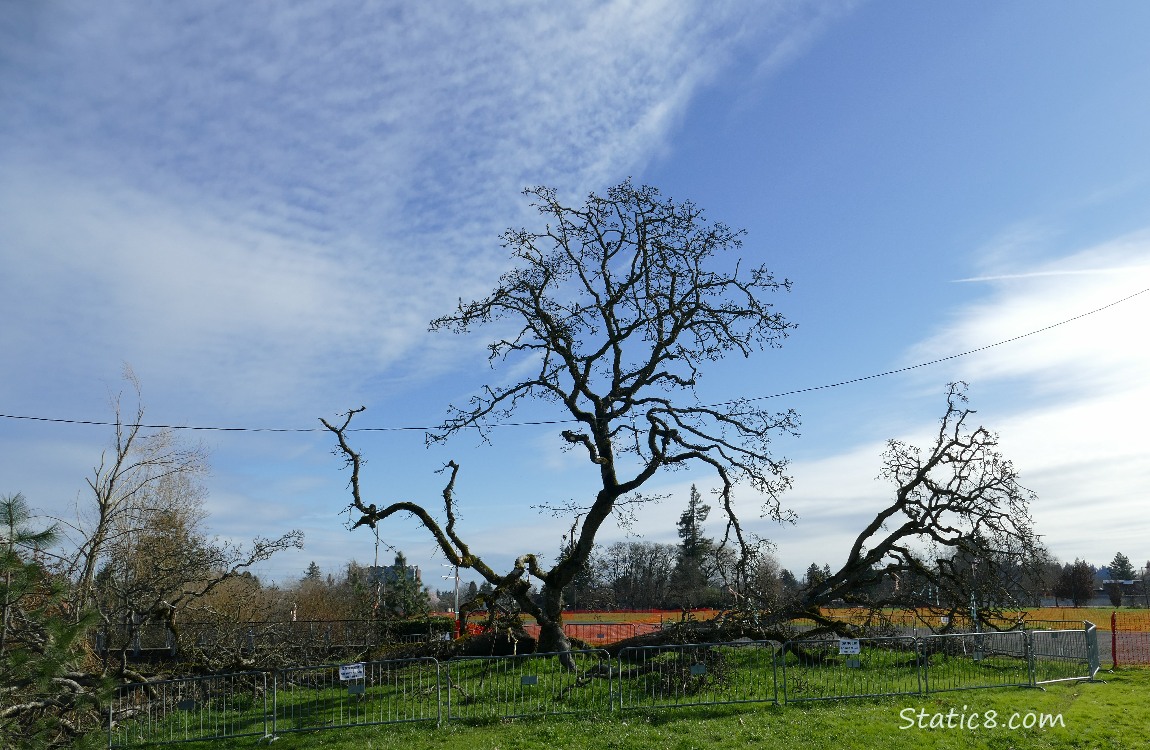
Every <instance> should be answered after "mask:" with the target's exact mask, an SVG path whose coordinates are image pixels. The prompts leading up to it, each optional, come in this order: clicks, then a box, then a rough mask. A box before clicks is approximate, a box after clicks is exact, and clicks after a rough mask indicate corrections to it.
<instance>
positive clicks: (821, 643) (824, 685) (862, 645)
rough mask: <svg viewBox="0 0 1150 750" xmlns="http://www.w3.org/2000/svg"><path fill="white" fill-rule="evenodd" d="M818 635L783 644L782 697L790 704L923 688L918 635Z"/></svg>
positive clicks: (899, 693) (909, 692) (913, 690)
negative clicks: (850, 638)
mask: <svg viewBox="0 0 1150 750" xmlns="http://www.w3.org/2000/svg"><path fill="white" fill-rule="evenodd" d="M843 640H844V639H838V638H814V639H799V640H794V641H788V642H787V643H785V644H784V645H783V652H782V659H781V661H782V665H783V668H782V672H783V698H784V700H785V701H786V702H787V703H791V702H795V701H809V700H831V699H835V698H863V697H871V696H879V695H916V694H919V693H921V692H922V681H921V680H922V676H921V670H920V668H919V664H920V658H921V657H920V655H919V651H918V640H917V639H915V638H912V637H909V636H898V637H889V638H860V639H857V643H858V653H857V654H854V653H843V652H844V651H845V652H849V651H853V650H854V649H853V648H852V647H851V644H850V642H849V641H848V644H847V646H846V647H844V644H843Z"/></svg>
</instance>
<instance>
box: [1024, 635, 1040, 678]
mask: <svg viewBox="0 0 1150 750" xmlns="http://www.w3.org/2000/svg"><path fill="white" fill-rule="evenodd" d="M1022 632H1023V633H1024V634H1025V635H1026V638H1025V639H1023V643H1025V644H1026V668H1027V671H1028V672H1030V686H1031V687H1038V665H1037V664H1036V661H1037V660H1036V659H1035V656H1034V631H1033V630H1023V631H1022Z"/></svg>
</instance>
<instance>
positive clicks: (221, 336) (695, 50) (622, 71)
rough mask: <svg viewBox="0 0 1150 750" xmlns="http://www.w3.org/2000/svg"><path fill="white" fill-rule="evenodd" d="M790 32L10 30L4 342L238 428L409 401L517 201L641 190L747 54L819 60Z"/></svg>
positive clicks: (300, 15)
mask: <svg viewBox="0 0 1150 750" xmlns="http://www.w3.org/2000/svg"><path fill="white" fill-rule="evenodd" d="M792 7H795V6H794V4H789V3H779V4H777V5H776V6H772V7H771V8H768V9H766V10H763V11H756V12H752V11H751V9H748V8H745V7H741V6H740V5H739V4H730V5H727V4H720V5H714V4H703V3H697V4H684V3H669V2H659V1H657V0H648V1H645V2H605V3H603V2H587V3H572V4H563V5H561V6H546V7H544V6H536V5H534V4H529V3H506V4H496V5H488V4H476V5H456V6H453V7H452V8H451V10H450V12H448V11H447V10H446V9H444V8H442V7H436V6H430V5H426V4H410V3H395V4H389V5H376V6H371V7H367V8H357V9H350V8H348V7H347V6H343V5H340V4H333V3H329V2H322V1H319V0H316V1H313V2H304V3H296V4H293V5H292V6H291V7H286V6H284V7H279V6H277V7H275V8H255V7H252V6H248V5H244V4H235V3H223V2H217V3H209V4H196V5H181V4H165V5H155V6H149V7H146V8H141V7H139V6H138V5H136V4H130V3H115V2H114V3H111V4H110V5H107V6H105V7H102V8H101V10H100V12H99V13H90V12H88V11H87V10H85V9H83V8H78V7H73V8H69V9H61V10H60V12H52V13H48V12H46V11H41V12H36V11H35V10H26V11H24V12H22V13H21V14H17V15H15V16H12V17H9V19H8V20H7V22H6V23H4V25H3V27H0V34H2V37H0V38H3V39H4V41H5V49H6V51H7V58H8V62H9V64H8V65H6V66H5V72H4V73H3V78H2V82H3V85H4V90H5V92H6V94H5V102H6V105H5V108H4V109H5V113H4V114H0V134H3V136H4V141H5V143H6V144H7V145H6V146H5V147H4V149H5V151H6V153H7V155H8V156H7V157H6V158H5V161H6V164H7V165H8V168H7V169H6V176H5V178H2V179H0V215H2V216H3V218H4V226H5V228H4V229H2V230H0V232H3V239H4V242H3V243H2V244H3V249H0V254H3V260H4V263H5V267H6V269H10V271H9V273H8V274H6V281H4V282H2V285H0V290H2V291H3V292H4V293H5V294H4V298H5V300H6V301H5V302H4V303H3V304H4V305H5V307H6V308H7V309H11V310H16V309H19V310H20V311H21V312H20V315H21V319H22V321H23V322H24V323H25V325H24V326H23V327H22V328H21V329H20V330H19V331H16V332H10V333H9V334H8V336H7V338H6V341H5V343H6V344H8V345H12V346H15V345H18V348H11V349H9V351H13V352H21V353H22V355H23V357H24V359H25V361H32V360H36V359H40V358H43V359H44V360H45V361H48V362H51V366H52V367H57V366H58V367H69V366H71V367H75V366H77V365H76V363H77V362H78V361H81V360H83V361H84V362H85V363H86V364H85V366H86V367H92V365H93V363H100V369H103V370H105V371H111V372H114V371H115V370H116V369H117V364H116V363H118V362H119V361H121V360H130V361H132V362H133V364H135V365H136V367H137V368H138V369H139V370H140V371H141V372H142V373H145V374H147V373H163V375H164V376H165V377H166V376H169V375H171V374H172V373H174V372H182V373H184V375H183V378H182V380H183V383H184V387H185V388H187V389H189V391H190V392H191V393H194V394H196V395H198V397H199V398H201V399H205V400H218V399H224V400H225V401H226V402H228V403H227V404H226V406H227V407H229V408H234V407H240V406H247V407H255V406H258V405H271V404H275V403H278V402H283V401H285V400H291V399H295V400H297V401H298V400H300V398H301V396H303V395H304V394H307V393H309V392H312V391H315V390H317V389H322V388H324V387H328V388H330V387H336V388H342V389H343V390H344V391H345V392H348V391H351V392H354V391H355V386H356V383H357V381H362V380H363V379H364V378H365V377H368V375H367V373H374V374H379V373H384V374H385V375H386V376H387V377H391V378H400V379H403V378H409V379H414V380H418V379H419V378H421V377H423V376H425V375H426V374H427V372H428V369H429V368H430V369H431V370H432V371H434V369H435V368H438V367H441V366H443V364H444V362H445V359H447V358H449V357H450V354H449V351H450V347H449V346H448V345H447V344H443V343H439V342H435V341H430V340H428V339H427V338H426V337H425V335H424V330H425V326H426V321H427V320H428V319H430V318H431V317H433V316H434V315H435V314H438V313H441V312H443V311H444V310H445V309H447V308H448V307H449V306H450V303H451V302H452V300H454V298H455V297H457V296H463V297H467V296H470V295H473V294H476V293H479V292H481V291H482V290H484V289H486V288H489V286H490V283H491V281H492V279H493V278H494V277H495V276H496V275H497V274H498V273H499V272H500V271H501V270H502V268H503V264H504V262H505V261H504V257H503V253H502V251H501V250H500V249H499V248H498V245H497V240H496V236H497V234H498V232H499V231H500V230H501V229H502V228H503V227H505V226H507V225H508V224H515V223H518V222H519V221H520V220H522V218H523V217H524V215H525V214H524V212H525V210H526V209H525V206H524V205H523V202H522V201H521V200H520V199H519V197H518V190H519V189H520V188H522V187H523V186H524V185H529V184H538V183H544V184H553V185H556V186H558V187H559V188H561V189H564V190H565V191H567V192H568V193H569V194H570V193H575V194H576V195H577V194H578V193H581V192H583V191H585V190H588V189H591V188H594V187H598V186H599V185H601V184H602V183H603V182H605V181H609V180H614V179H618V178H619V177H620V176H622V175H625V174H626V173H627V172H628V171H629V170H631V169H634V168H637V167H638V166H640V165H641V164H642V163H644V162H645V161H646V160H647V159H649V158H651V157H652V156H653V155H654V154H656V153H658V151H659V149H660V148H661V147H662V144H663V142H664V139H665V138H666V137H667V134H668V133H669V131H670V129H671V128H672V127H673V126H674V124H675V122H676V119H677V118H678V117H679V115H680V113H681V112H682V111H683V108H684V107H685V106H686V104H687V102H688V101H689V100H690V99H691V97H692V96H693V95H694V93H695V92H697V91H698V89H699V88H700V87H701V86H703V85H704V84H705V83H706V82H707V81H708V80H710V79H711V77H712V76H713V75H715V73H716V71H717V70H718V69H720V68H721V67H722V66H723V65H724V63H725V62H726V61H727V58H728V55H730V54H732V53H733V52H734V51H735V49H736V48H737V47H738V45H744V47H745V45H748V44H752V43H755V42H762V41H764V40H769V41H770V43H771V44H776V45H777V44H784V43H785V42H786V40H787V39H788V36H789V34H790V33H792V32H794V33H801V34H806V31H805V26H804V25H805V24H809V23H812V22H813V21H811V20H810V18H808V16H809V15H810V14H805V15H804V14H801V13H800V14H795V13H791V12H790V9H791V8H792ZM783 11H787V12H783ZM755 52H756V54H769V52H770V49H769V48H767V49H763V50H755ZM49 334H50V335H49ZM46 340H52V341H53V342H55V345H56V347H57V349H58V351H59V352H61V354H59V355H57V356H52V355H51V354H50V353H46V352H43V351H42V350H41V347H42V343H41V342H43V341H46ZM63 351H67V352H68V355H67V356H64V355H63V354H62V352H63ZM109 363H110V366H109Z"/></svg>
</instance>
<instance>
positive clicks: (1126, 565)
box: [1106, 552, 1137, 581]
mask: <svg viewBox="0 0 1150 750" xmlns="http://www.w3.org/2000/svg"><path fill="white" fill-rule="evenodd" d="M1106 567H1107V568H1108V569H1109V570H1110V577H1111V578H1112V579H1114V580H1118V581H1132V580H1134V578H1135V577H1136V576H1137V573H1135V572H1134V566H1133V565H1132V564H1131V562H1130V558H1129V557H1127V556H1126V555H1124V554H1122V553H1121V552H1118V553H1117V554H1115V555H1114V559H1113V560H1111V561H1110V563H1109V564H1108V565H1107V566H1106Z"/></svg>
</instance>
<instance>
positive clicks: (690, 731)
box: [179, 668, 1150, 750]
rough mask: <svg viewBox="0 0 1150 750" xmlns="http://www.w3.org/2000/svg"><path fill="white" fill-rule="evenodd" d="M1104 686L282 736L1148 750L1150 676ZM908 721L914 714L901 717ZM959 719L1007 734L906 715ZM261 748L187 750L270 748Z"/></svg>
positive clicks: (345, 740)
mask: <svg viewBox="0 0 1150 750" xmlns="http://www.w3.org/2000/svg"><path fill="white" fill-rule="evenodd" d="M1099 677H1100V678H1101V679H1102V680H1105V683H1103V682H1095V683H1073V682H1068V683H1059V684H1054V685H1049V686H1047V688H1046V689H1045V690H1036V689H1032V688H1031V689H1028V688H995V689H989V690H973V691H962V692H953V693H940V694H933V695H928V696H914V695H912V696H897V697H888V698H870V699H847V700H836V701H819V702H811V703H802V704H790V705H784V706H774V705H767V704H758V705H743V706H737V705H734V706H720V707H714V708H699V707H696V708H675V709H663V710H646V711H625V712H622V713H620V712H618V711H613V712H611V713H607V714H599V715H596V716H548V717H538V718H528V719H512V720H484V721H455V722H450V723H445V724H444V725H443V726H442V727H439V728H436V727H435V726H434V725H432V724H400V725H389V726H376V727H361V728H353V729H343V730H330V731H324V732H308V733H300V734H285V735H282V736H281V737H280V739H279V740H277V741H276V743H275V745H274V747H275V748H277V750H291V749H292V748H313V747H320V748H331V749H332V750H345V749H346V750H353V749H354V750H360V749H361V748H396V747H402V748H405V750H406V749H409V750H430V749H431V748H460V747H466V748H468V750H472V749H478V748H490V749H500V750H510V749H512V748H515V749H516V750H518V749H520V748H522V749H523V750H533V749H536V748H537V749H538V750H554V749H555V748H560V747H561V748H565V749H567V748H570V749H571V750H581V749H582V748H586V749H587V750H591V749H592V748H620V749H627V748H634V749H635V750H652V748H660V749H661V748H683V749H687V748H744V747H764V748H765V747H772V748H774V747H794V748H808V747H817V748H835V749H838V748H841V749H842V750H854V749H856V748H857V749H858V750H862V749H863V748H868V749H869V748H876V747H878V748H882V750H912V749H913V750H922V748H954V749H955V750H957V749H958V748H993V749H995V750H1006V749H1007V748H1037V749H1038V750H1061V749H1062V748H1075V749H1086V748H1147V747H1150V669H1146V668H1141V669H1139V668H1133V669H1123V670H1119V671H1118V672H1116V673H1109V672H1102V673H1100V674H1099ZM907 709H910V713H909V714H905V713H904V712H905V711H906V710H907ZM919 711H923V712H925V714H926V716H927V717H928V719H927V720H928V722H929V717H930V716H932V715H935V714H941V715H943V716H945V715H946V714H947V713H948V712H951V711H953V712H954V716H955V718H954V722H955V723H956V724H957V723H958V722H959V721H960V720H961V719H962V717H966V718H967V720H968V721H969V718H970V716H971V715H972V714H974V713H975V712H977V713H978V714H979V716H980V721H981V717H985V716H986V715H987V713H988V712H989V711H994V712H996V714H997V721H998V723H999V724H1000V726H999V727H998V728H994V729H991V728H985V727H982V726H980V727H978V728H976V729H961V728H953V729H942V728H936V729H929V728H926V729H919V728H917V726H916V727H914V728H907V729H902V728H900V727H903V726H906V725H907V724H908V722H909V720H906V719H903V718H902V716H903V715H908V716H917V715H918V712H919ZM1030 713H1035V714H1048V715H1051V716H1060V717H1061V720H1062V723H1063V724H1064V726H1059V727H1055V728H1052V729H1037V728H1034V729H1019V730H1010V729H1008V728H1006V727H1005V726H1004V725H1005V723H1006V722H1007V721H1008V720H1009V718H1010V717H1011V716H1012V715H1014V714H1019V715H1020V716H1022V717H1025V716H1026V715H1028V714H1030ZM261 746H262V745H260V744H259V743H258V742H257V740H256V739H255V738H241V739H231V740H227V741H223V742H219V743H215V744H213V743H189V744H186V745H180V746H179V747H183V748H188V750H193V749H194V748H210V747H215V748H219V747H241V748H244V747H250V748H257V747H261Z"/></svg>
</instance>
